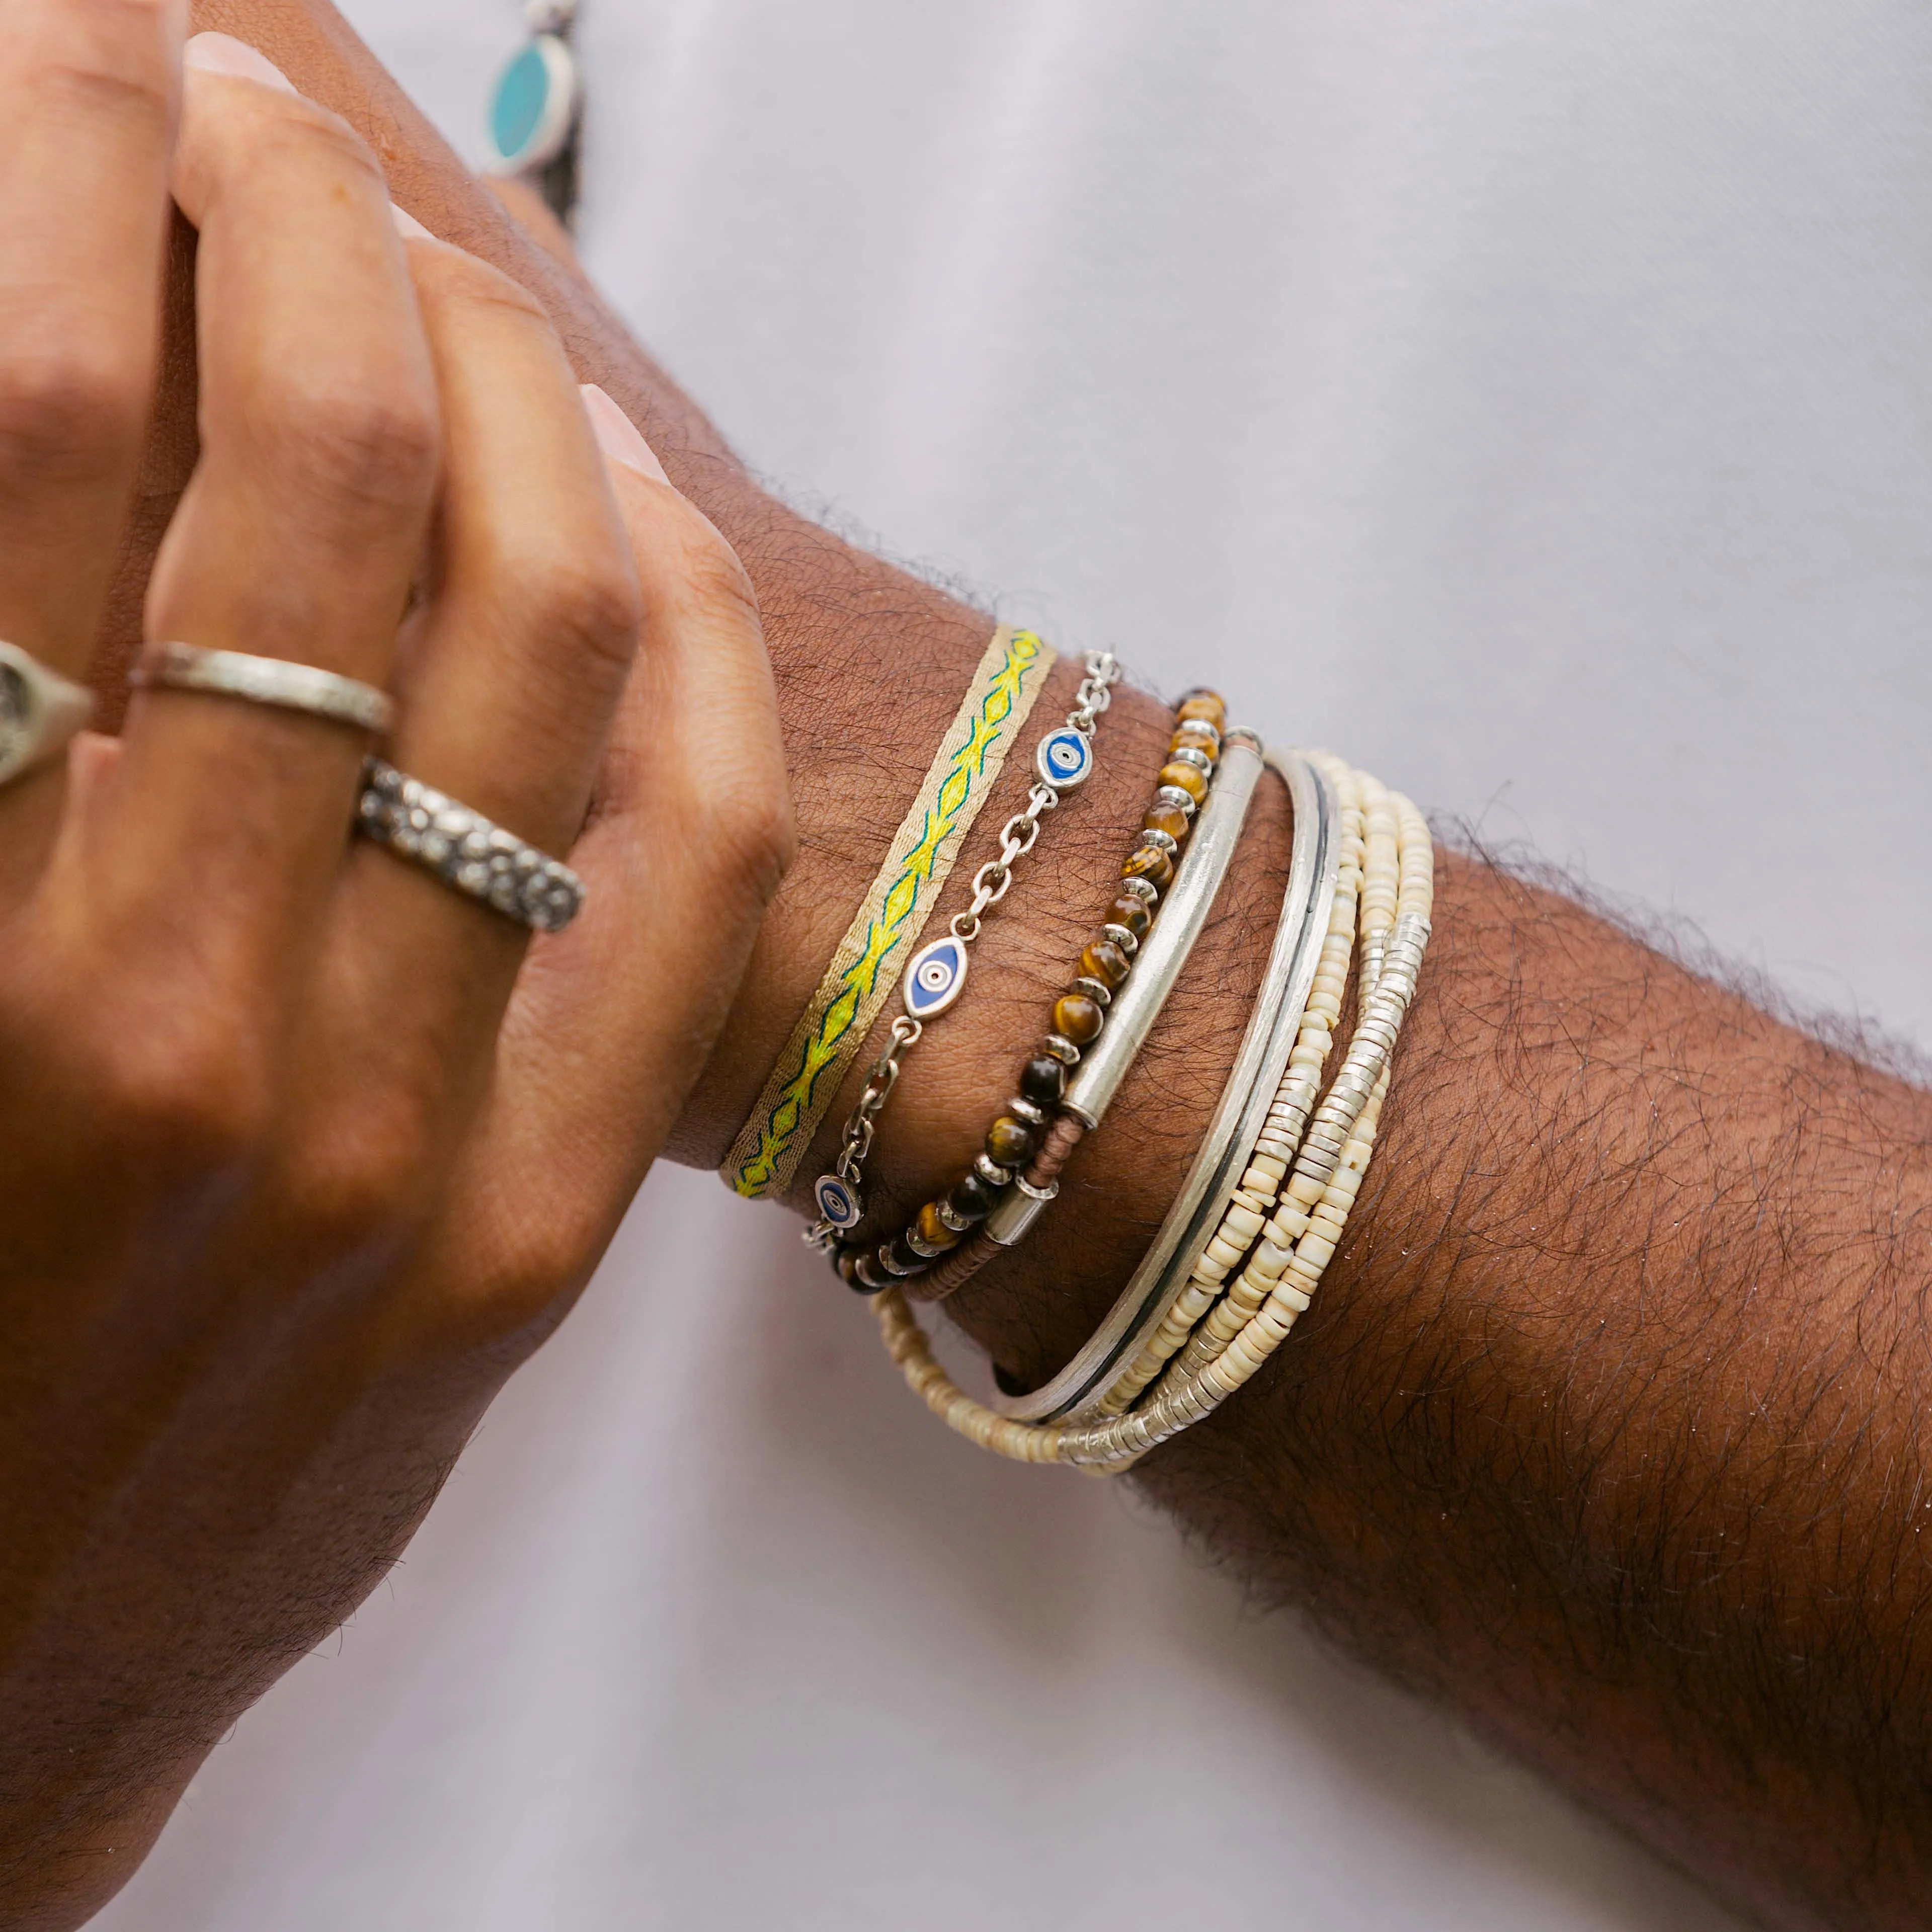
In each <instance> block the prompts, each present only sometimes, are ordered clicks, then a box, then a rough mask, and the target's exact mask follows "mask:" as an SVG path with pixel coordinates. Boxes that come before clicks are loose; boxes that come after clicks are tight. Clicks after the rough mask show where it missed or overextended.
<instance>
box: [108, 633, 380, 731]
mask: <svg viewBox="0 0 1932 1932" xmlns="http://www.w3.org/2000/svg"><path fill="white" fill-rule="evenodd" d="M129 682H130V683H132V684H134V685H137V686H141V687H145V688H148V689H151V690H153V689H161V690H167V691H205V692H208V693H210V694H212V695H214V696H215V697H239V698H241V699H242V700H244V701H245V703H250V704H267V705H272V706H274V707H275V709H278V710H281V711H304V712H308V715H310V716H311V717H312V718H326V719H327V720H328V721H329V722H330V723H331V724H349V725H353V727H355V728H356V730H359V731H368V732H370V733H373V734H374V735H375V736H377V737H381V736H385V735H386V733H388V731H389V727H391V726H392V724H395V721H396V703H395V699H394V698H392V697H390V695H389V693H388V692H387V691H378V690H377V688H376V687H375V686H374V685H373V684H365V683H364V682H362V679H360V678H355V677H344V676H341V674H340V673H338V672H336V671H332V670H323V669H322V668H321V667H320V666H319V665H316V664H294V663H291V662H290V660H289V659H287V658H261V657H257V656H255V655H253V653H252V652H248V651H216V650H209V649H205V648H204V647H203V646H202V645H199V644H184V643H165V644H151V645H149V646H148V649H146V650H145V652H143V653H142V657H141V661H140V662H139V664H136V666H135V667H134V671H133V676H132V677H131V678H130V679H129Z"/></svg>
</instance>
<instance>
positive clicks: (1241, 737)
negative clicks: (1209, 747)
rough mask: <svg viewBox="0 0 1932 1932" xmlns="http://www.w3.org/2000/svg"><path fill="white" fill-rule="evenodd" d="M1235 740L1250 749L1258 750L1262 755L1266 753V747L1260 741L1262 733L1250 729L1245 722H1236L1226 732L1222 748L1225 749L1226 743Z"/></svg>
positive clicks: (1231, 742)
mask: <svg viewBox="0 0 1932 1932" xmlns="http://www.w3.org/2000/svg"><path fill="white" fill-rule="evenodd" d="M1237 742H1239V743H1241V744H1244V745H1247V747H1248V748H1250V750H1251V751H1256V752H1258V753H1259V754H1262V756H1263V757H1265V756H1266V755H1267V753H1268V747H1267V746H1266V745H1265V744H1263V743H1262V734H1261V733H1259V731H1251V730H1249V728H1248V727H1247V725H1245V724H1237V725H1236V726H1235V728H1234V729H1233V730H1232V731H1230V732H1229V733H1228V736H1227V737H1226V739H1225V740H1224V741H1223V750H1225V749H1226V747H1227V746H1228V745H1232V744H1235V743H1237Z"/></svg>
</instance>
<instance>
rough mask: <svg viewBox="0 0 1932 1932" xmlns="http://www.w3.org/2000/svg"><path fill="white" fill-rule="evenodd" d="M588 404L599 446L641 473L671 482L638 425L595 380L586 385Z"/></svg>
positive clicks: (585, 391) (653, 478) (613, 457)
mask: <svg viewBox="0 0 1932 1932" xmlns="http://www.w3.org/2000/svg"><path fill="white" fill-rule="evenodd" d="M583 407H584V408H585V409H586V410H588V411H589V414H590V427H591V428H592V429H593V430H594V431H596V433H597V444H598V448H599V449H601V450H602V451H603V452H604V455H606V456H607V457H608V458H610V460H611V461H612V462H613V463H622V464H623V466H624V467H625V469H634V470H635V471H637V474H638V475H640V476H648V477H650V478H652V480H653V481H656V482H659V483H668V482H669V481H670V478H669V477H668V476H667V475H665V474H664V465H663V464H662V463H660V462H659V461H658V460H657V458H656V456H655V455H654V454H653V453H652V449H651V446H650V445H649V443H646V441H645V440H643V437H641V436H640V435H639V434H637V425H636V424H635V423H634V422H631V419H630V418H629V417H628V416H626V415H625V413H624V412H623V411H622V410H620V409H619V408H618V407H617V405H616V404H615V403H613V401H611V400H610V398H609V397H608V396H607V395H605V394H604V392H603V391H602V390H601V389H599V388H598V386H597V385H596V384H595V383H585V384H584V385H583Z"/></svg>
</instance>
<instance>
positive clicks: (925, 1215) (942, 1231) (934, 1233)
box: [913, 1201, 960, 1248]
mask: <svg viewBox="0 0 1932 1932" xmlns="http://www.w3.org/2000/svg"><path fill="white" fill-rule="evenodd" d="M913 1226H915V1227H916V1228H917V1229H918V1230H919V1239H920V1240H921V1241H923V1242H924V1243H925V1244H926V1246H927V1247H929V1248H956V1247H958V1246H959V1238H960V1237H959V1229H957V1228H949V1227H948V1226H947V1225H946V1223H944V1221H942V1220H941V1219H940V1218H939V1203H938V1202H937V1201H929V1202H927V1203H926V1205H925V1206H924V1207H923V1208H921V1209H920V1210H919V1219H918V1220H917V1221H916V1222H915V1223H913Z"/></svg>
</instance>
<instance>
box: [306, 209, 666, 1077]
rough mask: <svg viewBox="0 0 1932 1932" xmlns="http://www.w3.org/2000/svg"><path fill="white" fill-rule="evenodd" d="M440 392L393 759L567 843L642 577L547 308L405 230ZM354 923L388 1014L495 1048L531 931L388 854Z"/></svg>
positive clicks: (362, 863) (356, 902)
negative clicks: (439, 461)
mask: <svg viewBox="0 0 1932 1932" xmlns="http://www.w3.org/2000/svg"><path fill="white" fill-rule="evenodd" d="M409 249H410V257H411V263H412V266H413V269H414V271H415V274H416V284H417V292H418V299H419V302H420V303H421V305H422V314H423V317H424V322H425V327H426V329H427V330H428V336H429V339H430V342H431V349H432V353H433V354H434V358H435V362H436V368H437V378H438V381H439V383H440V389H441V394H442V404H443V437H444V448H445V475H444V482H443V496H442V499H441V503H440V514H439V517H438V523H437V562H436V568H435V573H434V583H433V584H432V586H431V590H430V593H429V596H428V601H427V603H426V604H425V607H424V609H423V610H422V613H421V614H420V616H419V619H418V620H417V621H416V623H415V624H414V625H413V628H412V633H411V636H410V640H409V641H408V643H407V649H406V652H405V659H404V663H403V664H402V665H401V667H400V671H399V680H398V697H399V699H400V701H401V716H400V718H398V723H397V727H396V730H395V736H394V739H393V742H392V746H391V748H389V751H387V752H386V754H385V755H386V756H388V757H390V758H391V760H392V762H393V763H395V764H396V765H397V766H399V767H400V768H401V769H402V770H403V771H404V772H407V773H408V774H410V775H411V776H413V777H415V778H419V779H421V780H422V781H423V782H425V784H429V785H431V786H434V787H436V788H437V790H440V791H442V792H444V793H447V794H448V795H449V796H451V797H452V798H454V799H458V800H459V801H460V802H462V803H463V804H464V805H468V806H469V807H470V808H472V809H473V810H475V811H479V812H481V813H482V814H484V815H485V816H486V817H489V818H490V819H493V820H495V821H496V823H498V824H499V825H501V826H505V827H506V828H507V829H508V830H510V831H511V832H514V833H515V834H517V835H518V836H519V837H520V838H524V839H526V840H528V841H530V842H531V843H532V844H535V845H537V846H538V847H541V848H542V849H543V850H546V851H547V852H549V853H552V854H553V855H554V856H557V857H559V858H562V857H566V856H568V853H569V852H570V850H571V847H572V846H573V845H574V843H575V841H576V837H577V830H578V828H579V827H580V826H581V824H582V823H583V814H584V810H585V807H586V802H588V799H589V795H590V787H591V784H592V779H593V778H594V777H595V772H596V770H597V767H598V760H599V759H600V758H601V756H602V752H603V747H604V739H605V736H606V734H607V732H608V730H609V728H610V718H611V715H612V713H613V710H614V709H615V708H616V703H617V700H618V696H619V693H620V691H622V688H623V685H624V681H625V678H626V676H628V673H629V670H630V667H631V659H632V657H633V655H634V651H635V649H636V641H637V628H638V624H639V606H638V592H637V571H636V568H635V565H634V563H633V562H632V560H631V553H630V547H629V545H628V542H627V541H626V539H625V532H624V529H623V526H622V521H621V520H620V519H619V516H618V514H617V510H616V504H615V503H614V502H613V499H612V496H611V493H610V484H609V481H608V480H607V477H606V475H605V472H604V463H603V461H602V459H601V456H600V455H599V454H598V449H597V446H596V443H595V438H594V437H593V436H592V433H591V428H590V425H589V419H588V418H587V417H586V415H585V413H584V410H583V404H582V403H581V401H580V399H579V397H578V394H577V384H576V380H575V378H574V376H573V375H572V374H571V370H570V367H569V365H568V362H567V360H566V359H565V356H564V353H563V350H562V347H561V345H560V344H559V342H558V341H557V339H556V335H555V333H554V332H553V330H552V329H551V327H550V323H549V321H548V320H547V318H546V317H545V316H544V314H543V312H542V311H541V309H540V308H538V306H537V305H536V304H535V302H533V301H532V299H530V298H529V296H527V295H526V294H525V293H524V292H523V290H521V289H520V288H519V287H517V286H516V285H515V284H514V283H512V282H511V281H508V279H507V278H505V277H504V276H502V275H499V273H498V272H496V270H495V269H491V268H490V267H488V266H486V265H485V264H484V263H481V262H479V261H478V260H475V258H474V257H472V256H469V255H466V254H461V253H460V252H459V251H457V250H455V249H453V248H445V247H443V246H442V245H440V244H438V243H436V242H411V243H410V245H409ZM343 922H344V926H346V927H347V928H348V929H350V931H351V932H353V933H354V934H356V935H362V936H363V937H364V938H365V943H366V945H367V947H368V950H369V952H370V959H369V961H368V965H367V968H366V971H365V974H364V975H363V976H362V977H364V978H365V981H366V983H370V984H373V985H375V986H380V988H381V989H383V990H382V992H381V995H380V999H381V1004H382V1007H383V1011H384V1012H385V1013H388V1014H389V1015H390V1016H392V1019H394V1020H395V1022H398V1031H401V1030H404V1029H407V1028H411V1027H413V1028H416V1030H417V1031H419V1034H420V1035H421V1037H423V1038H425V1039H426V1040H429V1041H431V1042H433V1043H440V1044H439V1045H438V1046H437V1049H436V1050H437V1052H440V1054H442V1055H444V1056H446V1057H449V1056H453V1055H457V1054H458V1053H459V1052H463V1053H466V1054H467V1055H469V1056H470V1058H472V1059H476V1058H479V1057H480V1058H481V1061H484V1062H486V1063H487V1055H488V1051H489V1048H490V1042H491V1041H492V1040H493V1038H494V1035H495V1031H496V1022H497V1021H498V1019H499V1018H500V1016H501V1014H502V1008H503V1005H504V1004H505V1001H507V1000H508V997H509V992H510V988H511V985H512V984H513V983H514V979H515V975H516V971H517V965H518V963H519V962H520V959H521V957H522V954H523V944H524V941H525V935H524V933H523V929H521V928H520V926H517V925H516V924H514V922H512V921H511V920H510V919H506V918H505V916H503V915H502V914H501V913H497V912H495V911H493V910H491V909H490V907H487V906H485V905H483V904H479V903H478V902H477V901H473V900H470V899H467V898H463V897H462V896H461V895H459V894H458V893H456V892H452V890H451V889H449V887H448V886H445V885H444V884H443V883H440V881H439V880H436V879H435V878H434V877H431V875H430V874H428V873H427V872H425V871H422V870H420V869H419V868H416V867H415V866H413V865H409V864H407V863H406V862H401V861H399V860H398V859H397V857H396V856H395V855H394V854H392V853H389V852H386V851H383V850H380V849H378V848H376V847H365V849H364V850H362V852H361V853H359V854H358V855H357V856H356V860H355V862H354V863H353V865H352V868H351V877H350V880H349V882H348V900H347V904H346V905H345V908H344V914H343Z"/></svg>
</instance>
